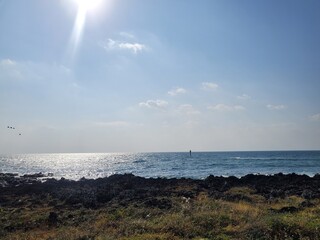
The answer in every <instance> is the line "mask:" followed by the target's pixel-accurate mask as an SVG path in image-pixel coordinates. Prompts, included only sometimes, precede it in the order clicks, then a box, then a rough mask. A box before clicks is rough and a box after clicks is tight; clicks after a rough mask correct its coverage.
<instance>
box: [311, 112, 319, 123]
mask: <svg viewBox="0 0 320 240" xmlns="http://www.w3.org/2000/svg"><path fill="white" fill-rule="evenodd" d="M309 119H310V121H313V122H318V121H320V113H318V114H314V115H312V116H310V117H309Z"/></svg>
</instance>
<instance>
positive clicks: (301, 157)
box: [0, 151, 320, 179]
mask: <svg viewBox="0 0 320 240" xmlns="http://www.w3.org/2000/svg"><path fill="white" fill-rule="evenodd" d="M0 172H10V173H18V174H20V175H22V174H26V173H38V172H42V173H53V174H54V177H55V178H61V177H64V178H68V179H79V178H81V177H85V178H98V177H105V176H110V175H112V174H115V173H133V174H135V175H137V176H143V177H178V178H181V177H190V178H205V177H207V176H209V175H210V174H212V175H217V176H231V175H233V176H238V177H240V176H244V175H246V174H249V173H255V174H256V173H260V174H275V173H279V172H282V173H293V172H294V173H297V174H307V175H310V176H313V175H314V174H316V173H320V151H276V152H193V153H192V156H191V157H190V156H189V153H188V152H186V153H69V154H14V155H0Z"/></svg>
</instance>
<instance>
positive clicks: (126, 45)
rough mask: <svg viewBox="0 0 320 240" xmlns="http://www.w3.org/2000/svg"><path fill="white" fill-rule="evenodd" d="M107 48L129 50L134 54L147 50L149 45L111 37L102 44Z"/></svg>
mask: <svg viewBox="0 0 320 240" xmlns="http://www.w3.org/2000/svg"><path fill="white" fill-rule="evenodd" d="M100 45H101V46H102V47H103V48H104V49H106V50H128V51H131V52H132V53H134V54H137V53H139V52H142V51H145V50H147V46H146V45H144V44H141V43H136V42H125V41H118V40H113V39H111V38H109V39H108V40H107V41H106V42H102V43H101V44H100Z"/></svg>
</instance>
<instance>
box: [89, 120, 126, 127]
mask: <svg viewBox="0 0 320 240" xmlns="http://www.w3.org/2000/svg"><path fill="white" fill-rule="evenodd" d="M95 125H98V126H102V127H128V126H130V123H129V122H126V121H111V122H96V123H95Z"/></svg>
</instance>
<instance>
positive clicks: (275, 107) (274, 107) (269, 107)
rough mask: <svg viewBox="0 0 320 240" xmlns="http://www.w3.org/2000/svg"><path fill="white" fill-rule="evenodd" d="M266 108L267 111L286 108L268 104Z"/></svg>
mask: <svg viewBox="0 0 320 240" xmlns="http://www.w3.org/2000/svg"><path fill="white" fill-rule="evenodd" d="M267 108H268V109H269V110H284V109H286V108H287V106H285V105H282V104H281V105H272V104H268V105H267Z"/></svg>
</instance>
